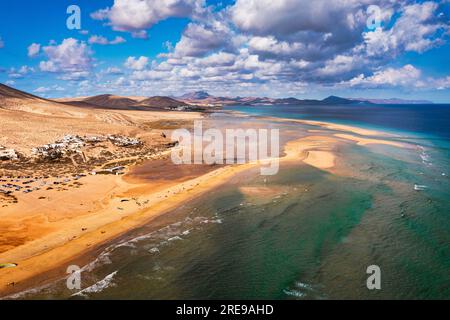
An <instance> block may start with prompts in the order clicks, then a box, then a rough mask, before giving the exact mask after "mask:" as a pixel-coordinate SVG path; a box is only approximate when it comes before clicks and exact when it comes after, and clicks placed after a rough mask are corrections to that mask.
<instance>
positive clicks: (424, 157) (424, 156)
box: [417, 146, 433, 167]
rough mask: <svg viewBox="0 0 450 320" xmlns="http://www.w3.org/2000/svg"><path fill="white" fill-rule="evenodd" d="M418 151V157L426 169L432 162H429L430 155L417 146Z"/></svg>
mask: <svg viewBox="0 0 450 320" xmlns="http://www.w3.org/2000/svg"><path fill="white" fill-rule="evenodd" d="M417 147H418V149H419V150H420V154H419V157H420V159H421V160H422V163H423V164H424V165H426V166H428V167H430V166H432V165H433V162H432V161H431V156H430V154H429V153H428V152H427V151H426V149H425V148H424V147H422V146H417Z"/></svg>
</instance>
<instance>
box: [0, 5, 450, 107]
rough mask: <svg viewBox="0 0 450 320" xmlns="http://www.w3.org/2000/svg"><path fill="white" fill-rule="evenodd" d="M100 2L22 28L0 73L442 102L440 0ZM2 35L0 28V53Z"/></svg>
mask: <svg viewBox="0 0 450 320" xmlns="http://www.w3.org/2000/svg"><path fill="white" fill-rule="evenodd" d="M81 2H82V1H81ZM100 2H102V3H104V2H105V1H100ZM107 2H109V4H108V5H106V6H104V5H100V4H97V5H96V6H97V8H92V9H91V10H89V11H90V12H86V14H85V16H84V17H85V18H84V19H85V20H89V22H88V23H85V25H88V26H90V27H89V28H87V29H84V30H82V31H77V32H74V31H72V33H70V36H67V37H64V38H60V39H59V40H54V39H53V38H50V39H48V40H47V42H43V41H40V42H39V41H37V40H36V39H35V38H30V39H29V42H28V44H27V45H26V48H25V49H24V51H25V52H24V53H23V54H24V55H26V57H27V59H28V61H26V60H24V62H26V63H24V64H23V65H9V66H4V65H2V66H1V67H2V69H4V72H0V77H2V78H0V79H2V82H3V79H5V80H4V82H6V81H12V79H14V81H16V82H17V81H21V80H26V79H33V77H36V78H38V77H40V78H45V79H46V81H44V84H45V85H36V88H35V89H39V91H38V92H42V93H45V94H47V95H52V94H53V95H62V94H64V91H65V89H67V90H66V91H69V89H70V92H73V95H90V94H96V93H105V92H114V93H118V94H130V95H136V94H138V93H139V94H149V95H150V94H161V95H162V94H166V95H181V94H182V93H184V92H187V91H193V90H206V91H210V92H212V93H214V94H220V95H261V96H262V95H270V96H274V97H287V96H295V97H302V96H308V95H309V96H310V95H311V94H316V95H320V94H321V93H322V92H329V93H333V92H344V93H346V92H348V93H349V94H350V93H352V92H355V93H356V92H361V93H364V91H368V90H371V91H372V92H374V91H377V90H378V92H383V93H386V94H395V93H396V92H398V93H399V94H400V95H401V94H403V95H407V94H409V93H411V92H412V91H413V92H414V93H415V94H416V95H419V96H420V94H421V92H426V93H427V94H428V95H430V94H432V93H433V92H436V93H439V94H440V95H441V96H442V97H444V98H445V97H447V100H448V101H450V70H449V68H450V66H449V65H443V66H439V65H437V64H438V63H440V62H441V61H437V60H435V59H434V58H435V57H436V56H438V57H440V58H442V59H444V57H448V56H450V46H449V44H448V38H449V36H450V23H449V14H450V9H449V7H450V3H449V1H447V0H443V1H409V0H402V1H392V0H379V1H369V0H360V1H356V0H348V1H344V0H331V1H325V0H317V1H308V0H277V1H273V0H236V1H225V2H223V3H220V2H216V1H206V0H159V1H153V0H114V1H107ZM373 5H376V6H375V7H374V6H373ZM91 6H92V5H91ZM80 8H81V10H85V9H83V5H82V4H80ZM180 24H181V27H180ZM91 30H95V31H91ZM166 34H167V36H166V38H165V35H166ZM8 38H10V37H8ZM8 38H5V36H4V35H3V31H2V32H0V48H1V49H0V55H1V54H2V51H4V50H7V49H8ZM55 38H56V36H55ZM2 47H3V48H2ZM430 59H431V60H430ZM433 63H435V64H436V65H434V64H433ZM23 68H25V69H23ZM20 70H22V72H20ZM54 88H58V90H56V89H54Z"/></svg>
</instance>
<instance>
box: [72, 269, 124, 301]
mask: <svg viewBox="0 0 450 320" xmlns="http://www.w3.org/2000/svg"><path fill="white" fill-rule="evenodd" d="M116 274H117V271H114V272H113V273H111V274H108V275H107V276H106V277H104V278H103V279H102V280H100V281H98V282H97V283H95V284H93V285H92V286H90V287H87V288H86V289H83V290H81V291H78V292H77V293H74V294H73V295H72V297H74V296H84V297H85V296H86V295H87V294H89V293H98V292H102V291H103V290H105V289H106V288H109V287H112V286H114V285H115V284H114V282H113V281H114V276H115V275H116Z"/></svg>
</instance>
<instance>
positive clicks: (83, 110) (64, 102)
mask: <svg viewBox="0 0 450 320" xmlns="http://www.w3.org/2000/svg"><path fill="white" fill-rule="evenodd" d="M115 97H116V96H106V97H105V96H103V101H105V99H106V100H110V101H112V102H113V105H114V102H115V103H116V104H115V106H116V107H111V106H106V107H101V106H98V105H94V104H93V103H92V99H91V98H90V97H78V98H64V99H57V100H49V99H44V98H40V97H37V96H35V95H32V94H29V93H26V92H23V91H20V90H17V89H13V88H10V87H8V86H6V85H3V84H0V119H1V126H0V146H4V147H5V148H11V149H15V150H16V151H17V152H19V153H21V154H25V155H27V154H30V152H31V149H32V148H33V147H36V146H41V145H44V144H48V143H53V142H54V141H57V140H59V139H61V138H62V137H64V136H65V135H67V134H70V135H79V136H85V135H88V136H89V135H103V136H106V135H108V134H117V135H123V136H127V137H133V138H135V137H137V138H140V139H141V140H142V141H144V142H145V144H146V145H147V146H151V145H158V144H160V143H166V142H168V140H167V139H165V138H162V137H161V133H162V132H163V130H162V129H161V130H160V129H159V127H161V124H164V123H171V122H173V121H181V122H183V123H184V122H189V121H191V120H192V119H196V118H198V117H200V114H198V113H195V112H189V113H188V112H175V111H169V110H166V109H164V108H156V107H155V108H154V109H153V108H151V107H150V106H145V105H143V106H139V100H142V99H139V98H137V99H139V100H134V99H130V98H126V97H125V98H124V99H122V98H121V97H119V99H116V98H115ZM126 99H128V101H130V100H131V101H133V102H134V104H135V106H131V107H128V106H127V107H117V106H118V105H127V104H128V103H126V104H125V103H124V101H127V100H126ZM169 99H170V98H169ZM85 100H87V101H90V102H87V101H85ZM117 100H119V101H117ZM157 101H160V99H157ZM162 101H165V99H162ZM94 102H97V103H100V102H102V99H98V100H94ZM150 102H151V100H150ZM171 104H172V103H171ZM180 104H181V103H178V102H177V105H180ZM152 105H155V104H152ZM150 129H151V130H150ZM164 130H165V129H164ZM164 132H165V133H167V130H165V131H164ZM167 136H169V135H167Z"/></svg>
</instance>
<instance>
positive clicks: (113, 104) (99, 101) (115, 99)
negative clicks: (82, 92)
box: [84, 94, 138, 108]
mask: <svg viewBox="0 0 450 320" xmlns="http://www.w3.org/2000/svg"><path fill="white" fill-rule="evenodd" d="M84 102H87V103H90V104H93V105H96V106H100V107H108V108H127V107H131V106H134V105H136V104H137V103H138V101H136V100H133V99H130V98H127V97H121V96H115V95H112V94H102V95H99V96H93V97H89V98H85V99H84Z"/></svg>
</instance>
